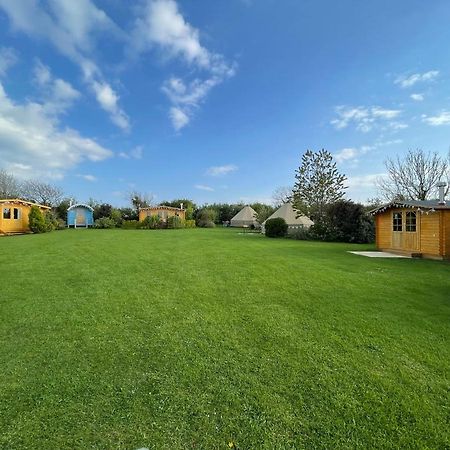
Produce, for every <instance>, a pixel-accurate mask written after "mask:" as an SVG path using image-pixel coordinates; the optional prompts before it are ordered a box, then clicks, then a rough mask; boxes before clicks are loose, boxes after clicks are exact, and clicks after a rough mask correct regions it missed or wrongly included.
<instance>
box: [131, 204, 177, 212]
mask: <svg viewBox="0 0 450 450" xmlns="http://www.w3.org/2000/svg"><path fill="white" fill-rule="evenodd" d="M152 209H167V210H170V211H185V209H181V208H176V207H175V206H166V205H159V206H146V207H145V208H139V211H148V210H152Z"/></svg>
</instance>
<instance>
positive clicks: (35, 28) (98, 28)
mask: <svg viewBox="0 0 450 450" xmlns="http://www.w3.org/2000/svg"><path fill="white" fill-rule="evenodd" d="M46 5H47V8H45V6H44V5H43V4H41V3H38V2H36V1H34V0H14V1H13V2H11V1H9V0H0V8H1V9H3V10H4V11H5V13H6V14H7V15H8V17H9V19H10V22H11V25H12V27H13V28H14V29H15V30H17V31H21V32H23V33H25V34H27V35H28V36H30V37H32V38H35V39H36V38H37V39H44V40H47V41H49V42H50V43H51V44H52V45H53V46H54V47H55V48H56V49H57V50H58V51H59V52H60V53H61V54H62V55H64V56H65V57H67V58H69V59H70V60H71V61H72V62H74V63H75V64H77V65H78V66H79V67H80V69H81V71H82V73H83V77H84V81H85V82H86V84H87V85H88V86H89V87H90V90H91V91H92V92H93V93H94V95H95V98H96V100H97V102H98V103H99V105H100V107H101V108H102V109H103V110H105V111H106V112H107V113H108V114H109V116H110V118H111V120H112V122H113V123H114V124H115V125H117V126H118V127H119V128H121V129H122V130H124V131H126V130H128V129H129V126H130V124H129V119H128V116H127V115H126V114H125V112H124V111H123V110H122V109H121V108H120V107H119V105H118V101H119V96H118V94H117V93H116V92H115V91H114V90H113V88H112V87H111V86H110V85H109V84H108V83H107V82H106V81H105V79H104V76H103V74H102V72H101V70H100V68H99V67H98V66H97V65H96V64H95V62H94V61H93V59H92V57H91V54H92V50H93V46H94V38H95V35H96V34H98V33H99V32H104V31H108V32H109V35H113V36H116V37H122V36H123V33H122V31H121V30H120V29H119V27H117V25H115V24H114V22H113V21H112V20H111V19H110V18H109V17H108V16H107V15H106V14H105V12H104V11H103V10H101V9H99V8H97V7H96V6H95V5H94V4H93V3H92V1H91V0H77V1H76V2H74V1H73V0H48V2H47V4H46Z"/></svg>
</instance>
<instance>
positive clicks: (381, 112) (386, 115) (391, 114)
mask: <svg viewBox="0 0 450 450" xmlns="http://www.w3.org/2000/svg"><path fill="white" fill-rule="evenodd" d="M371 112H372V115H373V116H374V117H379V118H381V119H394V118H395V117H397V116H398V115H399V114H400V113H401V111H399V110H398V109H385V108H380V107H379V106H375V107H374V108H372V109H371Z"/></svg>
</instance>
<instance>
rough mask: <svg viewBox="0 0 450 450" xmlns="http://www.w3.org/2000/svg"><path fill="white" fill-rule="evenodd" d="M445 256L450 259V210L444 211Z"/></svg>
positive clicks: (443, 238) (443, 246)
mask: <svg viewBox="0 0 450 450" xmlns="http://www.w3.org/2000/svg"><path fill="white" fill-rule="evenodd" d="M442 249H443V256H444V257H445V258H447V259H450V211H442Z"/></svg>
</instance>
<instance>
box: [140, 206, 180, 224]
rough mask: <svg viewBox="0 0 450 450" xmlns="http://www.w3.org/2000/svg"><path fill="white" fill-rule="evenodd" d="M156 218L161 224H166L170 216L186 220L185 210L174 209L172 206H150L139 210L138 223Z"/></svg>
mask: <svg viewBox="0 0 450 450" xmlns="http://www.w3.org/2000/svg"><path fill="white" fill-rule="evenodd" d="M181 206H183V205H181ZM149 216H158V217H159V218H160V219H161V220H162V221H163V222H167V219H168V218H169V217H172V216H178V217H179V218H180V219H183V220H184V219H186V210H185V209H183V208H182V207H181V208H175V207H173V206H165V205H161V206H150V207H148V208H140V209H139V222H142V221H143V220H144V219H145V218H146V217H149Z"/></svg>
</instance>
